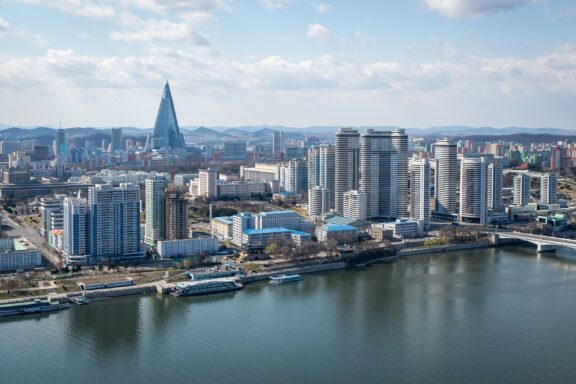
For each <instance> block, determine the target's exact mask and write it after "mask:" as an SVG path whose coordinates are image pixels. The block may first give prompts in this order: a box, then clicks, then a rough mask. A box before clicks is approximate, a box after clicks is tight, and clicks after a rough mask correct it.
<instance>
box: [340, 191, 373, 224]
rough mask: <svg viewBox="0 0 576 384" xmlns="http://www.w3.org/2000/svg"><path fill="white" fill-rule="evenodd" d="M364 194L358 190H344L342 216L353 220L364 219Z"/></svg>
mask: <svg viewBox="0 0 576 384" xmlns="http://www.w3.org/2000/svg"><path fill="white" fill-rule="evenodd" d="M366 204H367V203H366V194H365V193H364V192H360V191H358V190H352V191H347V192H344V217H346V218H348V219H355V220H365V219H366Z"/></svg>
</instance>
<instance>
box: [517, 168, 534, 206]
mask: <svg viewBox="0 0 576 384" xmlns="http://www.w3.org/2000/svg"><path fill="white" fill-rule="evenodd" d="M529 202H530V176H529V175H523V174H521V175H517V176H515V177H514V204H515V205H526V204H528V203H529Z"/></svg>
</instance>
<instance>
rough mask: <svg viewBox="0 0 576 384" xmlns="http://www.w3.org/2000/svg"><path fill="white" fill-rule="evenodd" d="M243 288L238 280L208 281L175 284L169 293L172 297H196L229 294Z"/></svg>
mask: <svg viewBox="0 0 576 384" xmlns="http://www.w3.org/2000/svg"><path fill="white" fill-rule="evenodd" d="M242 288H244V286H243V285H242V283H241V282H240V279H238V278H227V279H208V280H200V281H187V282H183V283H177V284H176V285H175V287H174V289H173V290H172V292H170V294H171V295H172V296H198V295H207V294H210V293H220V292H231V291H237V290H239V289H242Z"/></svg>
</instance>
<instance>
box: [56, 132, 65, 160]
mask: <svg viewBox="0 0 576 384" xmlns="http://www.w3.org/2000/svg"><path fill="white" fill-rule="evenodd" d="M53 150H54V155H55V156H58V155H65V154H66V153H67V145H66V131H64V129H62V128H60V129H57V130H56V138H55V139H54V148H53Z"/></svg>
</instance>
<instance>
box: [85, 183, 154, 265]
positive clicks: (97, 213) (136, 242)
mask: <svg viewBox="0 0 576 384" xmlns="http://www.w3.org/2000/svg"><path fill="white" fill-rule="evenodd" d="M88 206H89V208H90V244H91V247H90V259H91V260H90V262H91V263H94V262H99V261H108V262H110V261H113V260H125V259H138V258H142V257H144V256H145V252H144V251H143V249H142V245H141V241H140V187H139V186H138V185H135V184H127V183H122V184H120V186H119V187H113V186H112V185H110V184H102V185H96V186H94V187H91V188H90V189H89V190H88Z"/></svg>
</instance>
